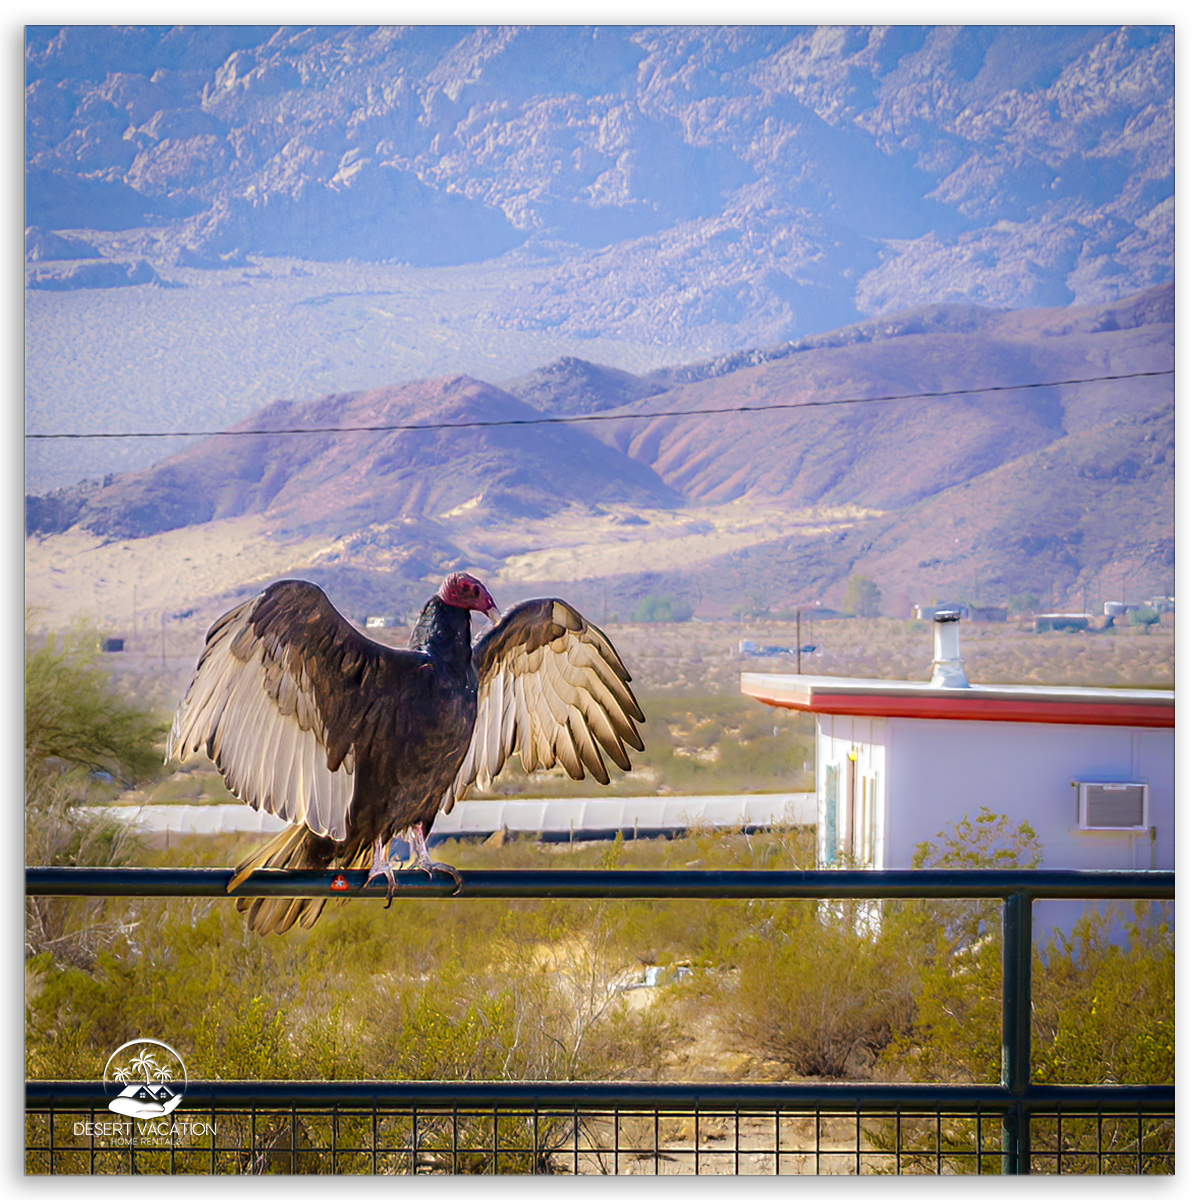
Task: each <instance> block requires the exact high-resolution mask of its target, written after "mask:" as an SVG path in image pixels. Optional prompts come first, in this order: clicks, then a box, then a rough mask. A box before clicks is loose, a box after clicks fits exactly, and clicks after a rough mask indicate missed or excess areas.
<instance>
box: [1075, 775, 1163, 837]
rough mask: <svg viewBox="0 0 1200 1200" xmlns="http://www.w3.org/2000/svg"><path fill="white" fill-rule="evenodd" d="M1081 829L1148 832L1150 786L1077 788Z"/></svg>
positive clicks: (1083, 785) (1089, 785) (1082, 785)
mask: <svg viewBox="0 0 1200 1200" xmlns="http://www.w3.org/2000/svg"><path fill="white" fill-rule="evenodd" d="M1075 787H1076V789H1077V792H1078V796H1079V801H1078V814H1079V828H1080V829H1148V828H1149V821H1148V820H1147V802H1148V800H1149V791H1150V789H1149V786H1148V785H1147V784H1144V783H1128V782H1124V783H1090V782H1088V783H1085V782H1082V781H1080V782H1078V783H1076V785H1075Z"/></svg>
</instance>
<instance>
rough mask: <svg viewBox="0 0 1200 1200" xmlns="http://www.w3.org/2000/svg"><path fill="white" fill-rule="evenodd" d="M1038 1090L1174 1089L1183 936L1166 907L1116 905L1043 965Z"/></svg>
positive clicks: (1046, 952)
mask: <svg viewBox="0 0 1200 1200" xmlns="http://www.w3.org/2000/svg"><path fill="white" fill-rule="evenodd" d="M1033 1027H1034V1048H1033V1078H1034V1080H1035V1082H1038V1083H1105V1082H1110V1081H1111V1082H1117V1083H1130V1084H1133V1083H1156V1084H1160V1083H1172V1082H1174V1079H1175V928H1174V921H1173V919H1172V917H1171V914H1170V913H1169V912H1167V911H1164V910H1163V908H1162V906H1161V905H1153V904H1149V903H1143V904H1137V905H1134V906H1133V907H1132V908H1124V907H1122V906H1114V907H1112V908H1109V909H1107V910H1106V911H1103V912H1101V911H1092V912H1090V913H1088V914H1086V915H1085V916H1084V917H1083V918H1081V919H1080V920H1079V921H1078V922H1077V923H1076V924H1075V926H1074V928H1073V929H1072V930H1071V933H1070V934H1069V935H1067V934H1064V933H1062V932H1061V931H1059V932H1058V933H1056V935H1055V936H1054V937H1053V938H1052V939H1051V941H1050V942H1049V944H1048V945H1046V946H1045V947H1043V948H1042V949H1041V950H1040V952H1039V954H1038V956H1037V960H1036V962H1035V964H1034V1022H1033Z"/></svg>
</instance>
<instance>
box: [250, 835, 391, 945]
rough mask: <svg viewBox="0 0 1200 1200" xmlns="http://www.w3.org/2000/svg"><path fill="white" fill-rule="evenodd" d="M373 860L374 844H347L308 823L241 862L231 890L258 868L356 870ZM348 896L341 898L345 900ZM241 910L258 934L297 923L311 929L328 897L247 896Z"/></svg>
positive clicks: (276, 931)
mask: <svg viewBox="0 0 1200 1200" xmlns="http://www.w3.org/2000/svg"><path fill="white" fill-rule="evenodd" d="M370 861H371V847H370V846H369V845H368V846H366V847H362V846H360V845H350V846H347V845H346V844H345V843H338V842H335V841H332V840H331V839H329V838H326V837H322V836H321V835H320V834H317V833H313V831H312V830H311V829H309V828H308V827H307V826H305V825H297V826H294V827H293V828H290V829H285V830H284V831H283V832H282V833H280V834H279V835H278V837H274V838H272V839H271V840H270V841H269V842H267V843H266V845H264V846H260V847H259V848H258V849H257V850H255V852H254V853H253V854H252V855H250V857H249V858H247V859H246V860H245V861H244V862H242V863H239V864H238V866H237V869H236V870H235V872H234V875H233V878H232V879H231V880H230V881H229V888H228V890H229V891H231V892H232V891H234V890H235V889H236V888H238V887H239V886H240V885H241V884H243V883H245V882H246V880H247V879H248V878H249V877H250V875H252V874H253V873H254V872H255V871H258V870H262V869H274V870H285V871H286V870H290V871H323V870H329V869H337V868H344V869H347V870H353V869H355V868H358V867H365V866H367V865H368V864H369V863H370ZM344 900H345V898H344V897H339V901H340V902H343V903H344ZM237 907H238V912H244V913H246V914H247V915H248V916H247V925H248V927H249V928H250V929H252V930H254V931H255V932H256V933H260V934H263V935H264V936H265V935H266V934H268V933H287V931H288V930H289V929H291V928H292V926H293V925H295V924H296V923H297V921H298V922H299V923H300V925H301V926H302V927H303V928H304V929H311V928H312V927H313V925H315V924H316V922H317V918H318V917H319V916H320V915H321V910H322V909H323V908H324V907H325V900H324V898H323V897H322V898H320V899H317V898H315V897H309V898H298V897H291V896H279V897H267V896H255V897H250V896H246V897H243V898H241V899H239V900H238V902H237Z"/></svg>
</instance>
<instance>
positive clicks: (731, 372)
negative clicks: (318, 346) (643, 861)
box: [27, 285, 1174, 614]
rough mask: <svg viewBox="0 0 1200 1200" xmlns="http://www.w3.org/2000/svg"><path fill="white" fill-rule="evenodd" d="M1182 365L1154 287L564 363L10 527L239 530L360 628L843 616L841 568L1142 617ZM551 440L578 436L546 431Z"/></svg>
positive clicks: (333, 418)
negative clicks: (751, 611) (440, 621)
mask: <svg viewBox="0 0 1200 1200" xmlns="http://www.w3.org/2000/svg"><path fill="white" fill-rule="evenodd" d="M1173 364H1174V289H1173V287H1172V286H1171V285H1164V286H1160V287H1157V288H1154V289H1150V290H1149V291H1147V292H1145V293H1142V294H1140V295H1137V296H1134V297H1131V298H1129V299H1127V300H1123V301H1119V302H1116V303H1114V304H1111V305H1097V306H1085V305H1075V306H1071V307H1069V308H1066V309H1049V310H1020V311H1011V312H1004V311H998V310H991V309H985V308H981V307H977V306H965V305H964V306H953V305H940V306H935V307H933V308H929V309H924V310H915V311H912V312H908V313H901V314H898V315H896V316H895V317H893V318H890V319H889V320H888V321H886V322H867V323H860V324H858V325H855V326H852V327H849V328H846V329H843V330H837V331H832V332H830V333H829V334H827V335H825V336H823V337H821V338H817V339H813V340H811V341H807V342H798V343H794V344H784V345H780V346H776V347H771V348H767V349H764V350H762V351H760V352H757V353H755V354H751V355H747V356H745V357H744V358H743V357H739V356H735V357H733V358H730V357H729V356H723V357H721V358H719V359H716V360H711V361H708V362H699V363H694V364H690V365H685V366H681V367H678V368H675V369H673V370H658V371H654V372H651V373H649V374H647V375H645V376H638V375H634V374H632V373H630V372H625V371H620V370H616V369H613V368H608V367H603V366H600V365H597V364H592V363H587V362H584V361H580V360H577V359H569V358H568V359H561V360H558V361H556V362H554V363H551V364H549V365H547V366H546V367H544V368H542V369H541V370H538V371H534V372H530V373H526V374H525V375H523V376H521V377H519V378H517V379H515V380H512V381H510V383H509V388H508V390H502V389H500V388H497V387H494V386H491V385H488V384H485V383H482V382H480V381H478V380H473V379H470V378H469V377H466V376H452V377H446V378H441V379H435V380H425V381H420V382H416V383H412V384H408V385H402V386H401V385H397V386H394V387H391V388H382V389H372V390H369V391H365V392H361V393H353V394H339V395H331V396H328V397H326V398H324V399H322V400H319V401H313V402H308V403H296V402H280V403H277V404H274V405H272V406H270V407H268V408H267V409H265V410H263V411H261V412H259V413H257V414H255V415H253V416H252V417H250V418H247V419H246V420H245V421H243V422H241V423H240V424H239V425H235V426H234V427H233V428H232V430H231V434H232V436H217V437H211V438H208V439H205V440H203V441H201V442H198V443H196V444H195V445H194V446H192V447H190V448H189V449H187V450H185V451H183V452H182V453H179V454H176V455H173V456H171V457H168V458H167V459H165V460H163V461H162V462H160V463H158V464H156V465H155V466H153V467H151V468H148V469H146V470H143V471H140V472H134V473H131V474H127V475H123V476H118V477H116V478H114V479H112V480H111V481H108V482H106V484H105V485H104V486H101V487H96V486H94V485H93V486H85V487H77V488H74V489H64V490H60V491H58V492H57V493H53V494H50V495H46V496H41V497H31V498H30V499H29V501H28V505H27V517H28V528H29V531H30V533H33V534H37V535H40V536H46V535H52V534H54V533H58V532H61V531H63V530H66V529H69V528H72V527H76V528H79V529H83V530H87V531H90V532H91V533H93V534H98V535H100V536H101V537H102V538H104V539H107V540H114V539H116V540H120V539H139V538H149V537H152V536H155V535H160V534H163V533H164V532H167V531H171V530H177V529H183V528H186V527H190V526H200V525H206V524H208V523H211V522H221V521H226V520H230V519H233V518H240V517H245V516H247V515H255V516H258V517H260V518H261V519H262V521H263V531H264V533H263V536H266V537H269V538H273V539H283V540H285V541H286V540H287V539H299V538H314V537H315V538H318V539H325V541H326V543H327V544H328V545H329V546H330V547H332V549H331V550H330V551H329V552H327V553H322V554H321V555H319V556H318V560H319V563H318V565H319V572H320V577H321V579H322V581H323V582H326V583H327V584H330V585H331V586H332V587H334V588H335V589H336V587H338V586H344V587H345V588H346V589H347V591H348V593H352V594H353V595H354V597H355V601H356V603H358V604H360V605H361V606H364V607H365V608H366V609H369V608H371V607H372V604H373V602H374V606H375V607H379V606H381V605H382V604H383V603H384V597H385V596H388V595H394V593H395V590H396V588H397V586H398V581H404V584H403V586H404V587H405V588H406V589H407V588H409V587H412V588H415V586H416V584H417V583H418V581H421V580H425V579H427V578H428V577H429V576H431V575H436V574H437V573H438V572H440V571H442V570H445V569H449V568H450V567H455V566H458V567H468V566H469V567H471V568H473V569H476V570H483V571H485V572H491V573H492V574H493V576H495V577H500V578H503V577H505V573H506V572H507V573H508V574H509V575H510V576H514V573H515V576H514V577H516V576H519V577H520V578H524V579H532V580H536V581H538V582H539V583H540V584H544V585H546V586H550V585H553V586H554V587H556V588H559V589H560V590H564V589H565V590H568V591H569V589H570V588H571V587H573V586H578V585H579V583H580V580H581V579H585V578H591V579H595V578H602V579H604V580H605V581H606V585H605V586H606V587H607V588H608V589H609V593H610V594H611V596H612V599H613V602H614V603H623V604H625V605H626V606H628V607H633V606H636V604H637V603H638V602H639V601H640V600H641V599H643V598H644V597H645V596H647V595H650V594H654V593H670V594H675V595H680V596H686V597H692V598H696V599H697V600H702V601H703V602H705V603H706V604H707V605H708V608H709V611H712V612H719V613H725V614H727V613H728V611H729V610H730V609H732V608H733V607H735V606H736V605H737V604H739V603H740V602H741V601H743V600H744V599H745V597H746V596H748V595H751V594H758V595H760V596H763V597H766V598H767V599H768V600H769V601H770V602H771V603H774V604H776V605H780V606H786V605H789V604H795V603H797V602H805V603H810V602H812V601H813V600H814V598H816V597H826V596H827V595H828V597H829V598H830V599H832V600H834V601H835V602H836V600H837V599H839V598H840V596H841V594H842V593H843V592H844V590H845V584H846V581H847V580H848V579H849V578H850V576H851V575H854V574H866V575H869V576H870V577H872V578H873V579H875V580H876V581H877V582H878V583H879V585H880V587H881V588H882V590H883V593H884V597H885V606H886V611H891V612H895V613H897V614H900V613H903V612H905V611H907V610H908V608H909V607H910V606H911V604H913V603H926V602H929V601H930V600H932V599H935V598H937V597H939V596H940V597H943V598H946V597H950V598H952V597H954V596H961V597H963V598H969V599H972V600H974V601H977V602H983V601H992V602H995V601H999V600H1003V599H1006V598H1007V597H1009V596H1012V595H1015V594H1018V593H1021V592H1026V591H1031V592H1033V593H1034V594H1036V595H1038V596H1044V597H1046V599H1047V601H1050V600H1052V599H1054V600H1057V601H1058V602H1066V601H1067V600H1068V599H1069V598H1070V597H1072V596H1074V597H1075V598H1076V599H1075V602H1076V603H1080V602H1081V599H1080V598H1079V597H1080V594H1081V593H1083V592H1086V591H1087V590H1089V589H1090V591H1091V594H1092V597H1093V599H1095V598H1096V597H1097V596H1098V595H1099V594H1100V592H1102V591H1103V590H1105V589H1106V588H1107V589H1108V590H1109V591H1124V590H1128V591H1130V593H1131V594H1132V593H1133V592H1136V591H1137V590H1138V589H1140V590H1143V591H1148V592H1150V591H1152V592H1156V593H1158V592H1161V590H1162V589H1163V588H1168V589H1172V590H1173V573H1174V522H1173V480H1174V404H1173V389H1174V377H1173V374H1172V373H1171V372H1172V370H1173ZM1104 377H1117V378H1108V379H1105V378H1104ZM1089 381H1090V382H1089ZM1031 384H1036V385H1039V386H1036V387H1030V386H1029V385H1031ZM945 393H959V394H950V395H947V394H945ZM962 393H967V394H962ZM898 395H900V396H902V397H904V398H894V399H888V397H896V396H898ZM734 410H736V411H734ZM564 416H567V417H570V416H579V417H584V418H585V419H584V420H582V421H578V422H568V423H550V424H546V423H543V420H544V418H546V417H550V418H553V419H554V420H556V421H557V420H561V418H562V417H564ZM597 418H603V419H597ZM412 426H421V427H424V428H418V429H414V428H412ZM397 427H400V428H397ZM336 429H341V430H356V432H341V433H337V432H331V430H336ZM273 431H279V432H273ZM667 521H675V522H676V523H675V524H674V525H670V526H669V527H668V525H666V524H664V522H667ZM310 574H311V572H310ZM339 580H340V581H341V582H340V584H339ZM247 582H248V586H249V585H250V584H251V583H252V582H256V581H247Z"/></svg>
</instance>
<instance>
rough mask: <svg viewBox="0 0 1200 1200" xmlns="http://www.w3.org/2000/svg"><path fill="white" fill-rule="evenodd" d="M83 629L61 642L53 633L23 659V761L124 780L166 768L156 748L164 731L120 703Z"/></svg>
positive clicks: (132, 707) (93, 641)
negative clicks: (99, 772) (97, 773)
mask: <svg viewBox="0 0 1200 1200" xmlns="http://www.w3.org/2000/svg"><path fill="white" fill-rule="evenodd" d="M97 640H98V635H97V634H96V633H95V632H94V631H93V630H91V629H89V628H87V627H86V626H78V627H77V628H76V629H75V630H74V631H73V632H72V633H70V634H69V635H67V636H66V637H64V638H63V639H62V641H61V643H60V642H59V641H57V640H56V639H55V638H54V637H53V635H52V636H51V637H50V638H49V640H48V641H47V642H46V644H45V645H44V646H42V647H41V648H40V649H36V650H32V651H27V653H26V656H25V761H26V764H27V765H28V766H31V767H33V766H42V765H45V764H48V763H49V762H51V761H55V760H57V761H58V762H59V763H62V764H66V765H69V766H76V767H82V768H84V769H86V770H90V771H102V772H108V773H110V774H112V775H115V776H120V777H122V778H124V779H127V780H130V781H132V780H135V779H137V778H140V777H143V776H146V775H149V774H151V773H153V772H154V771H156V770H157V769H158V768H159V767H160V765H161V756H160V755H159V753H158V752H157V751H156V750H155V742H156V741H157V740H158V739H159V738H160V737H161V736H162V734H163V733H164V732H165V729H166V727H165V725H163V724H162V723H161V722H159V721H158V720H156V719H155V718H154V717H153V716H152V715H151V714H150V713H149V712H147V711H146V710H145V709H144V708H141V707H140V706H138V705H136V704H134V703H132V702H130V701H127V700H123V699H121V698H120V697H119V696H117V695H116V694H115V693H114V692H113V690H112V687H111V681H110V678H109V674H108V672H107V671H106V670H105V669H104V668H103V667H102V666H101V664H100V661H99V659H100V655H99V652H98V651H97V650H96V643H97Z"/></svg>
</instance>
